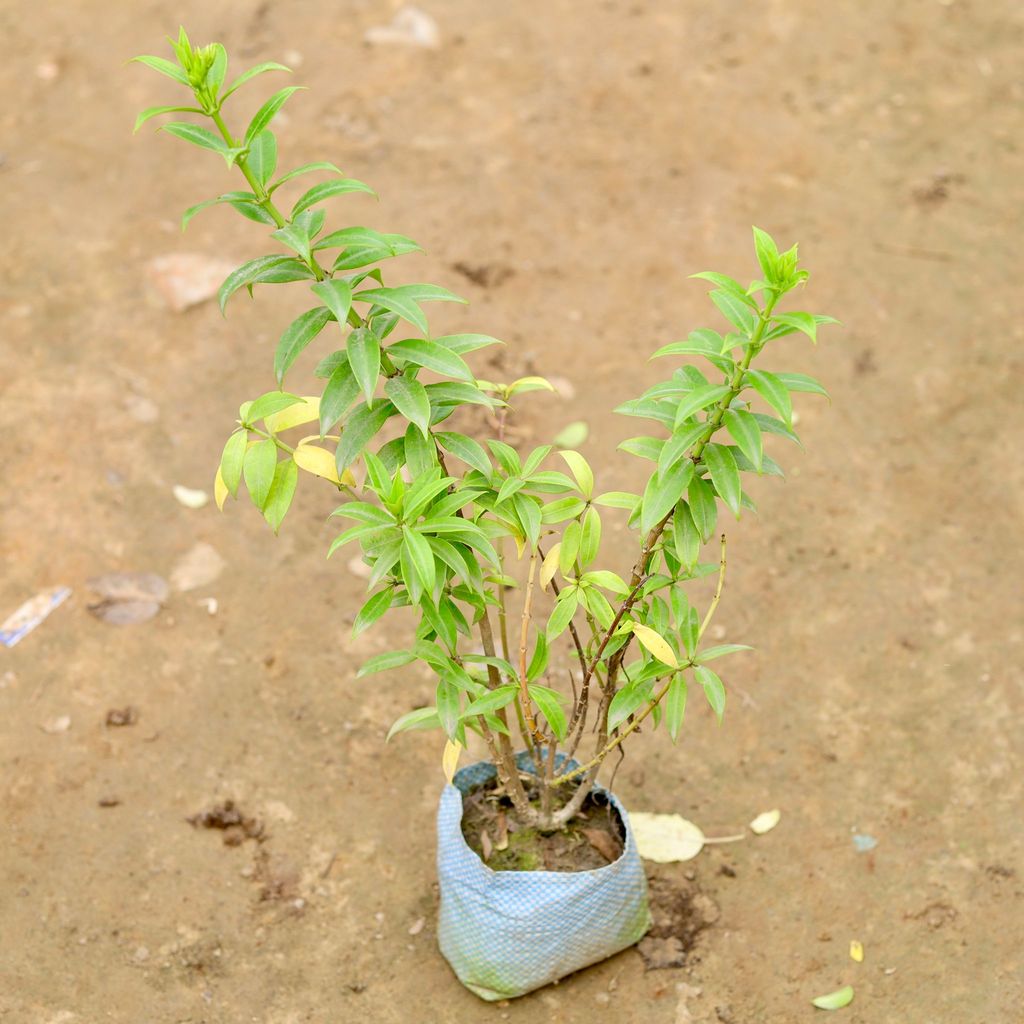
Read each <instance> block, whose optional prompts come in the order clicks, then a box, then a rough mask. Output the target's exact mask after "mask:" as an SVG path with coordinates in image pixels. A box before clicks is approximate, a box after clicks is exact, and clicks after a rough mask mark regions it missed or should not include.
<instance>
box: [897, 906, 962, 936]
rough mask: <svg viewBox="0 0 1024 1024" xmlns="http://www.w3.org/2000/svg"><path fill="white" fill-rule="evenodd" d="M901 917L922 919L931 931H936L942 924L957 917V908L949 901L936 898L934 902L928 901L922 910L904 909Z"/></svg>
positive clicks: (910, 919)
mask: <svg viewBox="0 0 1024 1024" xmlns="http://www.w3.org/2000/svg"><path fill="white" fill-rule="evenodd" d="M903 919H904V920H905V921H924V922H925V924H927V925H928V927H929V928H931V929H932V931H937V930H938V929H939V928H941V927H942V926H943V925H945V924H951V923H952V922H953V921H955V920H956V919H957V909H956V907H954V906H953V905H952V904H950V903H944V902H942V901H941V900H937V901H936V902H934V903H929V904H928V906H926V907H924V908H923V909H922V910H918V911H914V912H911V911H909V910H907V911H905V912H904V914H903Z"/></svg>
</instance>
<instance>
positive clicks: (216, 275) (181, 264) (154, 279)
mask: <svg viewBox="0 0 1024 1024" xmlns="http://www.w3.org/2000/svg"><path fill="white" fill-rule="evenodd" d="M234 269H235V267H234V264H232V263H228V262H226V261H225V260H216V259H211V258H210V257H209V256H204V255H202V254H201V253H194V252H179V253H172V254H170V255H169V256H158V257H157V258H156V259H153V260H150V261H149V263H147V264H146V277H147V278H148V279H149V282H150V283H151V284H152V285H153V287H154V288H155V289H156V291H157V293H158V294H159V295H160V298H161V299H163V301H164V303H165V304H166V305H167V307H168V308H169V309H170V310H172V311H173V312H175V313H183V312H184V311H185V310H186V309H190V308H191V307H192V306H198V305H199V304H200V303H201V302H205V301H206V300H207V299H212V298H213V296H214V295H216V294H217V289H218V288H219V287H220V286H221V282H222V281H223V280H224V279H225V278H226V277H227V276H228V274H230V273H231V272H232V271H233V270H234Z"/></svg>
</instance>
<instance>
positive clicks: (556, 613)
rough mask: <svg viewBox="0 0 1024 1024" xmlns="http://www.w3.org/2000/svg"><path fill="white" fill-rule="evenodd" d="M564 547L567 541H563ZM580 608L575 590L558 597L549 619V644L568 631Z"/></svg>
mask: <svg viewBox="0 0 1024 1024" xmlns="http://www.w3.org/2000/svg"><path fill="white" fill-rule="evenodd" d="M562 543H563V545H564V544H565V541H562ZM578 607H579V592H578V591H577V590H575V589H572V590H570V589H569V588H568V587H566V589H565V590H563V591H562V593H561V594H559V596H558V601H557V602H556V603H555V607H554V609H553V610H552V612H551V615H550V616H549V617H548V625H547V631H546V632H547V638H548V643H551V641H552V640H554V639H555V638H556V637H559V636H561V635H562V634H563V633H564V632H565V631H566V629H567V628H568V627H569V623H570V622H571V621H572V617H573V615H575V614H576V609H577V608H578Z"/></svg>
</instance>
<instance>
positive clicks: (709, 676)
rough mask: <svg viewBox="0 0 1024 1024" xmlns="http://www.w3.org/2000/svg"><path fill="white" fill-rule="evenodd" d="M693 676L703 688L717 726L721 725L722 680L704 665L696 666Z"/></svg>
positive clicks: (723, 698)
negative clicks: (716, 720)
mask: <svg viewBox="0 0 1024 1024" xmlns="http://www.w3.org/2000/svg"><path fill="white" fill-rule="evenodd" d="M693 674H694V676H696V678H697V682H698V683H700V685H701V686H702V687H703V689H704V696H705V697H707V699H708V704H710V705H711V710H712V711H714V713H715V717H716V718H717V719H718V724H719V725H721V724H722V715H723V714H724V713H725V687H724V686H723V685H722V680H721V679H719V678H718V676H717V675H716V674H715V673H714V672H712V671H711V669H709V668H708V667H707V666H706V665H698V666H697V667H696V668H695V669H694V670H693Z"/></svg>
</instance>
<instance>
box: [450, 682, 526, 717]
mask: <svg viewBox="0 0 1024 1024" xmlns="http://www.w3.org/2000/svg"><path fill="white" fill-rule="evenodd" d="M518 692H519V687H518V686H513V685H508V686H497V687H495V688H494V689H493V690H488V691H487V693H485V694H484V695H483V696H482V697H477V699H476V700H474V701H473V702H472V703H471V704H470V705H469V706H468V707H467V708H466V710H465V711H463V712H462V717H463V718H468V717H469V716H470V715H487V714H492V713H493V712H495V711H500V710H501V709H502V708H503V707H507V706H508V705H509V704H511V703H512V701H514V700H515V698H516V694H517V693H518Z"/></svg>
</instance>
